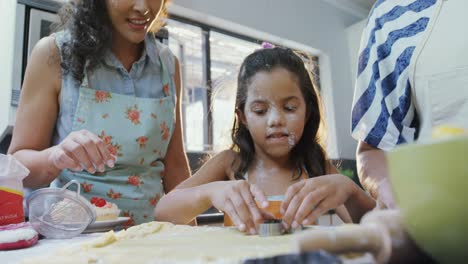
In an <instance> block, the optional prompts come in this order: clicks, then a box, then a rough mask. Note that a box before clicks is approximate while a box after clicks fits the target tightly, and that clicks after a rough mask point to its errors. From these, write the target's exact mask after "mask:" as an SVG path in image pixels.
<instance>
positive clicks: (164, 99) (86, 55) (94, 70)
mask: <svg viewBox="0 0 468 264" xmlns="http://www.w3.org/2000/svg"><path fill="white" fill-rule="evenodd" d="M166 4H167V0H166V1H164V0H141V1H140V0H139V1H135V0H106V1H104V0H86V1H84V0H83V1H76V0H75V1H69V2H68V3H66V4H65V6H64V7H63V8H62V10H61V15H62V18H63V21H62V24H61V28H62V31H60V32H57V33H55V34H53V35H51V36H49V37H46V38H44V39H42V40H41V41H39V43H38V44H37V45H36V47H35V48H34V50H33V52H32V54H31V58H30V60H29V63H28V66H27V69H26V74H25V79H24V83H23V89H22V94H21V99H20V104H19V108H18V112H17V117H16V124H15V129H14V132H13V139H12V142H11V146H10V149H9V152H10V153H13V154H14V156H15V157H16V158H17V159H18V160H20V161H21V162H22V163H23V164H25V165H26V167H27V168H28V169H29V170H30V171H31V173H30V175H29V176H28V177H27V178H26V179H25V180H24V184H25V186H26V187H30V188H38V187H44V186H47V185H48V184H49V183H51V182H52V181H54V180H55V179H57V180H55V181H54V183H53V184H55V185H58V186H62V185H64V184H65V183H66V182H68V181H70V180H72V179H75V180H78V181H79V182H80V183H81V186H82V188H81V190H82V194H83V195H84V196H85V197H86V198H88V199H89V198H91V197H93V196H98V197H104V198H106V199H107V200H111V201H112V202H114V203H116V204H117V205H118V206H119V207H120V209H121V211H122V212H123V215H124V216H129V217H131V219H130V221H129V222H128V223H127V224H129V225H130V224H133V223H142V222H147V221H151V220H152V219H153V217H152V216H153V211H154V207H155V205H156V203H157V201H158V200H159V197H161V196H162V195H163V194H164V193H165V192H168V191H170V190H172V188H174V187H175V186H176V185H177V184H178V183H180V182H182V181H183V180H184V179H186V178H188V176H189V168H188V163H187V159H186V156H185V153H184V151H183V144H182V133H181V124H180V120H181V117H180V101H181V98H180V95H181V92H180V81H179V80H180V79H179V71H178V63H177V61H175V60H174V56H173V55H172V53H171V52H170V51H169V49H168V48H167V46H164V45H162V44H160V43H159V42H157V41H156V39H155V37H154V34H153V33H152V32H156V31H158V30H159V29H160V27H161V22H162V19H163V18H164V17H165V15H164V10H165V6H166ZM162 179H164V181H163V180H162Z"/></svg>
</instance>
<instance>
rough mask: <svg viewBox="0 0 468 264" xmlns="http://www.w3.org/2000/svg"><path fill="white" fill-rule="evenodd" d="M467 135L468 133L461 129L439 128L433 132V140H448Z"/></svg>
mask: <svg viewBox="0 0 468 264" xmlns="http://www.w3.org/2000/svg"><path fill="white" fill-rule="evenodd" d="M466 133H468V131H466V130H464V129H463V128H460V127H452V126H438V127H436V128H434V129H433V130H432V138H433V139H439V138H448V137H453V136H460V135H463V134H466Z"/></svg>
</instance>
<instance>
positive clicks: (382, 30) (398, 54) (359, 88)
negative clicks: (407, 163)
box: [351, 0, 437, 150]
mask: <svg viewBox="0 0 468 264" xmlns="http://www.w3.org/2000/svg"><path fill="white" fill-rule="evenodd" d="M436 2H437V0H378V1H377V2H376V3H375V4H374V7H373V9H372V10H371V13H370V14H369V18H368V21H367V25H366V28H365V29H364V32H363V34H362V38H361V49H360V53H359V60H358V69H357V80H356V87H355V93H354V102H353V110H352V117H351V131H352V136H353V137H354V138H355V139H357V140H361V141H364V142H366V143H368V144H370V145H372V146H374V147H377V148H380V149H383V150H390V149H392V148H393V147H394V146H395V145H397V144H401V143H406V142H411V141H413V140H414V139H415V136H416V128H417V114H416V112H415V108H414V105H413V103H412V99H411V86H410V82H409V76H410V75H409V74H410V73H409V65H410V62H411V59H413V54H414V51H415V49H416V46H417V45H419V44H420V43H421V42H422V40H423V37H424V33H425V32H427V31H426V29H427V28H428V23H429V20H430V17H431V16H432V15H433V14H434V11H435V8H436Z"/></svg>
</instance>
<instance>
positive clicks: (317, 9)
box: [173, 0, 363, 159]
mask: <svg viewBox="0 0 468 264" xmlns="http://www.w3.org/2000/svg"><path fill="white" fill-rule="evenodd" d="M173 2H174V3H175V4H176V5H177V6H181V7H183V8H185V9H188V10H192V11H195V12H198V13H200V14H203V16H201V15H197V16H196V18H197V20H199V21H200V22H204V23H207V24H210V22H211V23H213V21H216V22H217V23H218V20H214V19H212V17H216V18H221V19H222V20H226V21H228V22H231V23H233V24H238V25H241V26H244V27H248V28H252V29H255V30H257V31H261V32H265V33H268V34H271V35H275V36H277V37H280V38H285V39H289V40H292V41H295V42H298V43H302V44H304V45H306V46H309V47H312V48H314V49H317V50H319V53H320V54H319V56H320V59H321V63H323V65H321V68H320V70H321V80H322V90H323V97H324V101H325V102H324V103H325V104H326V107H328V108H327V111H326V112H327V115H328V117H327V118H328V120H329V122H328V128H329V131H330V133H331V134H330V136H329V139H330V141H331V142H332V144H333V145H332V147H331V148H329V154H330V156H331V157H332V158H351V159H353V158H354V153H355V148H356V142H355V140H353V139H352V138H351V136H350V110H351V103H352V98H353V87H352V76H351V71H350V65H351V63H354V62H351V61H350V56H349V48H348V35H347V32H346V28H347V27H349V26H351V25H352V24H354V23H356V22H358V21H360V20H362V19H363V17H356V16H354V15H351V14H348V13H346V12H344V11H342V10H341V9H338V8H336V7H334V6H332V5H329V4H327V3H325V1H324V0H291V1H279V0H274V1H273V0H255V1H251V0H237V1H219V0H197V1H192V0H173ZM203 20H204V21H203ZM216 26H218V27H222V28H223V27H224V26H227V27H228V28H226V29H228V30H232V31H239V30H242V29H241V28H239V27H235V26H233V25H232V24H230V23H226V24H225V25H224V26H223V24H222V23H221V24H219V23H218V24H216ZM229 27H231V28H229ZM239 33H244V34H245V33H246V32H239ZM247 34H248V32H247ZM357 34H359V33H357ZM358 39H359V37H358Z"/></svg>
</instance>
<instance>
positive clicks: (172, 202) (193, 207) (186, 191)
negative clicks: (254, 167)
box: [155, 150, 235, 224]
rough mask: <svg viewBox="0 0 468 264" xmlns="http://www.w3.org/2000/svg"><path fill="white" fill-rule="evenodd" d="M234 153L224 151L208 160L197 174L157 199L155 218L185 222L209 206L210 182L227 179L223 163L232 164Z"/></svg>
mask: <svg viewBox="0 0 468 264" xmlns="http://www.w3.org/2000/svg"><path fill="white" fill-rule="evenodd" d="M234 155H235V154H234V153H232V151H230V150H226V151H223V152H221V153H220V154H218V155H216V156H215V157H213V158H212V159H210V160H208V161H207V162H206V163H205V164H204V165H203V166H202V167H201V168H200V169H199V170H198V171H197V173H195V174H194V175H193V176H192V177H190V178H188V179H186V180H185V181H183V182H182V183H181V184H180V185H178V186H177V187H176V188H175V189H174V190H172V191H171V192H169V193H168V194H166V195H165V196H163V197H162V198H161V200H159V202H158V204H157V205H156V208H155V218H156V219H157V220H159V221H169V222H173V223H178V224H186V223H189V222H190V221H191V220H192V219H194V218H195V217H196V216H197V215H199V214H201V213H203V212H204V211H206V210H207V209H208V208H210V207H211V206H212V203H211V201H210V200H209V195H210V192H211V191H213V187H214V186H213V184H210V183H213V182H218V181H225V180H226V179H227V178H228V176H227V173H226V172H227V166H230V164H231V163H232V161H233V157H234Z"/></svg>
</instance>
